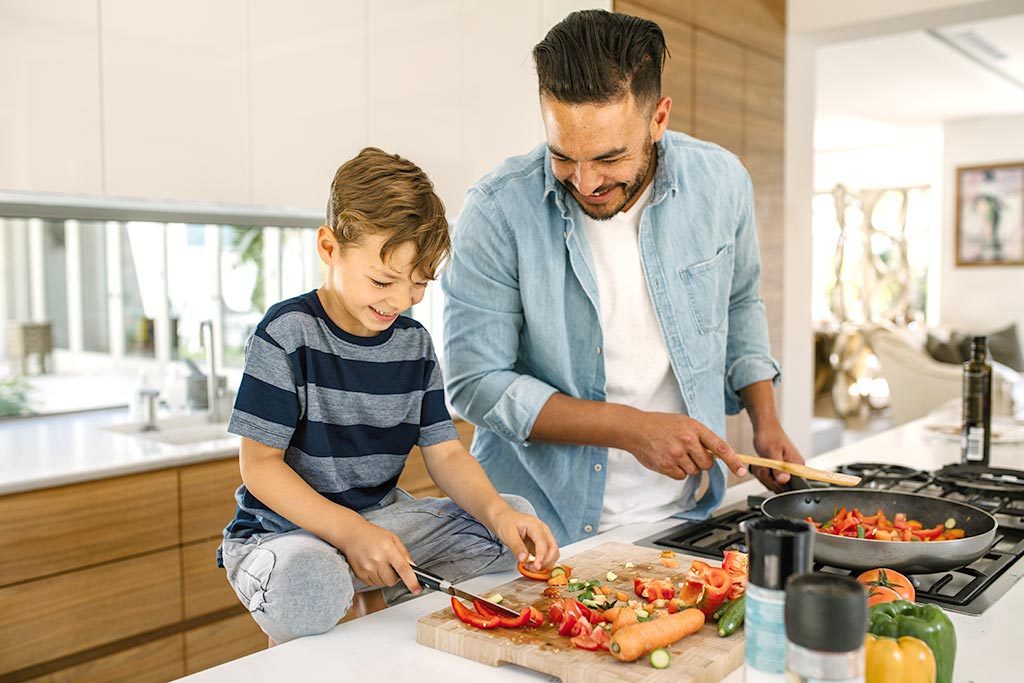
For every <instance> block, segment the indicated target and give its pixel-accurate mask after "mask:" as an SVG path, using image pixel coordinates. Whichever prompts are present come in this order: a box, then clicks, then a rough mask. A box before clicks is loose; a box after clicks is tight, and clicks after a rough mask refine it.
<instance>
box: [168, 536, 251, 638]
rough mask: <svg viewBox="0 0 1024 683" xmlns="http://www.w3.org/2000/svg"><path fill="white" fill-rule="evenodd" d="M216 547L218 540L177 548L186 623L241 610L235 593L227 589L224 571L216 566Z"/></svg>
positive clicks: (229, 586)
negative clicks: (218, 613)
mask: <svg viewBox="0 0 1024 683" xmlns="http://www.w3.org/2000/svg"><path fill="white" fill-rule="evenodd" d="M218 545H220V538H214V539H210V540H208V541H199V542H198V543H192V544H189V545H184V546H182V547H181V562H182V567H183V572H184V577H185V608H184V609H185V618H186V619H191V618H192V617H198V616H202V615H203V614H210V613H212V612H219V611H220V610H222V609H227V608H229V607H235V606H237V607H239V608H241V606H242V603H241V602H239V600H238V597H237V596H236V595H235V591H234V590H232V589H231V585H230V584H229V583H228V580H227V577H226V576H225V574H224V570H223V569H221V568H220V567H218V566H217V559H216V558H217V546H218Z"/></svg>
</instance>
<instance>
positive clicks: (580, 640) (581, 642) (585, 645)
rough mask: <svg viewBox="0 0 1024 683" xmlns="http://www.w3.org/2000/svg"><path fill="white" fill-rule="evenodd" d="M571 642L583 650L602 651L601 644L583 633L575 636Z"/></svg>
mask: <svg viewBox="0 0 1024 683" xmlns="http://www.w3.org/2000/svg"><path fill="white" fill-rule="evenodd" d="M569 642H570V643H572V644H573V645H575V646H576V647H578V648H579V649H581V650H590V651H594V650H600V649H601V644H600V643H598V642H597V641H596V640H594V639H593V638H591V637H590V634H588V633H581V634H579V635H578V636H573V637H572V639H571V640H570V641H569Z"/></svg>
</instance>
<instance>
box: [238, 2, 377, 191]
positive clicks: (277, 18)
mask: <svg viewBox="0 0 1024 683" xmlns="http://www.w3.org/2000/svg"><path fill="white" fill-rule="evenodd" d="M365 4H366V3H364V2H363V1H362V0H305V1H304V2H303V3H301V5H295V4H292V3H281V2H279V1H278V0H252V1H251V2H250V5H249V7H250V12H251V15H250V24H249V25H250V36H251V37H250V41H249V54H250V61H251V69H252V79H251V88H252V95H251V111H252V114H251V122H252V169H253V170H252V174H253V175H252V181H253V201H254V202H255V203H256V204H263V205H271V206H296V207H303V208H320V207H323V206H324V205H325V204H326V203H327V194H328V190H329V188H330V184H331V179H332V178H333V177H334V171H335V170H336V169H337V168H338V166H339V165H341V163H342V162H344V161H346V160H347V159H349V158H351V157H353V156H355V154H356V153H357V152H358V151H359V150H360V149H362V148H363V147H365V146H366V145H367V120H368V119H369V115H368V112H367V106H366V80H367V79H366V61H367V60H366V8H365ZM300 7H301V9H300Z"/></svg>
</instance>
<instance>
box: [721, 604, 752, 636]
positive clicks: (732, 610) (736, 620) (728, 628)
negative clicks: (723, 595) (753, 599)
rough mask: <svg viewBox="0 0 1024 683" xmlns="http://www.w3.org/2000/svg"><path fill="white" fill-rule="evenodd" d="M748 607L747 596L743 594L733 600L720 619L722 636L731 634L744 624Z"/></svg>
mask: <svg viewBox="0 0 1024 683" xmlns="http://www.w3.org/2000/svg"><path fill="white" fill-rule="evenodd" d="M746 609H747V596H745V595H741V596H740V597H738V598H736V599H735V600H733V601H732V602H730V603H729V606H728V607H727V608H726V609H725V611H724V612H722V616H721V618H719V620H718V635H719V636H721V637H722V638H725V637H726V636H731V635H732V634H733V633H736V631H737V630H739V627H740V626H742V625H743V617H744V615H745V614H746Z"/></svg>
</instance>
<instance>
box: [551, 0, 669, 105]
mask: <svg viewBox="0 0 1024 683" xmlns="http://www.w3.org/2000/svg"><path fill="white" fill-rule="evenodd" d="M666 56H668V48H666V47H665V34H664V33H662V31H661V27H660V26H658V25H657V24H656V23H654V22H653V21H650V20H648V19H641V18H640V17H633V16H629V15H626V14H615V13H612V12H607V11H605V10H583V11H580V12H573V13H572V14H570V15H569V16H567V17H566V18H565V19H563V20H562V21H561V22H559V23H558V24H556V25H555V26H554V27H553V28H552V29H551V30H550V31H548V34H547V35H546V36H544V40H542V41H540V42H539V43H537V46H536V47H534V48H533V61H534V64H536V66H537V80H538V81H539V83H540V92H541V95H548V96H550V97H553V98H554V99H556V100H558V101H560V102H565V103H567V104H606V103H608V102H614V101H616V100H619V99H621V98H622V97H624V96H625V95H626V91H627V88H628V89H629V91H631V92H632V93H633V97H634V98H636V101H637V104H638V105H640V106H643V105H653V104H654V102H657V100H658V98H659V97H661V70H662V67H664V65H665V58H666Z"/></svg>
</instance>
